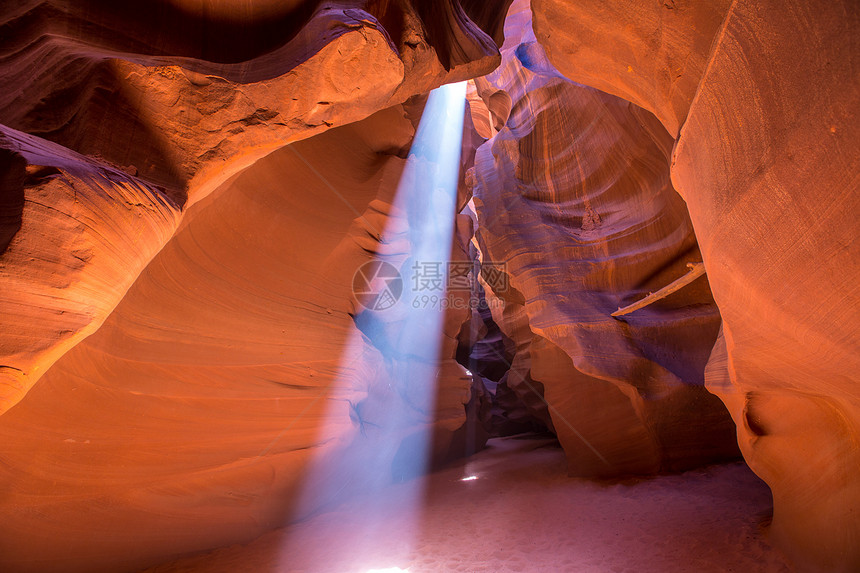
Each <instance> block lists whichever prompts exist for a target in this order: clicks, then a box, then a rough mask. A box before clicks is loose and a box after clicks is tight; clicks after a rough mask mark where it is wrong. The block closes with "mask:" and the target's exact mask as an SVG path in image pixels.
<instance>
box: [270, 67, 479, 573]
mask: <svg viewBox="0 0 860 573" xmlns="http://www.w3.org/2000/svg"><path fill="white" fill-rule="evenodd" d="M465 92H466V84H465V82H461V83H459V84H451V85H446V86H442V87H441V88H438V89H436V90H434V91H432V92H431V93H430V95H429V97H428V100H427V104H426V106H425V108H424V111H423V114H422V117H421V122H420V124H419V127H418V130H417V132H416V135H415V138H414V140H413V143H412V147H411V150H410V152H409V155H408V157H407V160H406V164H405V167H404V170H403V173H402V174H401V178H400V181H399V184H398V187H397V192H396V195H395V199H394V202H393V205H392V211H391V212H392V216H391V217H390V218H389V221H388V223H387V227H386V229H385V232H384V233H382V236H383V237H394V236H396V237H397V238H398V241H396V242H397V244H398V245H402V244H404V243H403V241H402V239H403V238H404V237H405V239H406V240H407V241H408V258H407V259H406V260H405V261H404V260H403V249H402V248H401V247H398V248H399V252H400V255H401V257H400V260H395V259H396V257H395V256H394V255H391V254H386V253H385V243H386V242H387V240H386V239H383V244H382V245H381V246H380V251H381V254H380V255H379V256H378V261H379V262H378V263H375V264H373V265H371V267H369V268H366V267H362V269H363V270H362V269H360V272H359V273H357V274H356V276H357V279H356V280H357V281H358V283H360V288H359V289H357V290H356V297H357V299H358V300H359V302H361V304H362V305H363V306H364V307H365V308H364V310H362V311H361V312H359V313H357V314H356V316H355V326H356V330H355V331H354V332H353V335H352V336H351V337H350V338H349V339H348V340H347V347H346V348H344V349H343V351H342V352H343V354H342V359H341V365H340V368H339V372H338V374H337V376H336V378H335V380H334V382H333V384H332V386H331V387H330V388H329V389H328V390H327V392H328V395H327V403H328V405H329V406H328V407H329V410H330V412H329V413H328V414H327V415H326V416H325V418H324V419H325V420H328V422H326V424H327V425H331V426H332V427H329V428H326V427H323V428H321V429H320V436H322V437H325V439H326V440H328V445H327V446H326V447H322V448H316V450H317V452H316V453H315V454H314V456H313V457H312V459H311V461H310V464H309V465H310V467H309V469H308V470H307V471H306V473H305V479H304V481H305V485H304V487H303V488H302V491H301V494H300V499H299V502H298V504H297V510H296V511H295V513H294V515H293V520H295V519H303V518H305V517H308V516H310V515H312V514H313V513H314V512H318V511H319V509H320V507H321V506H323V505H325V504H334V503H338V502H340V501H343V500H344V499H345V495H346V494H347V492H349V493H356V492H360V493H361V495H360V496H359V497H356V498H352V499H353V500H358V501H351V502H350V503H358V504H359V506H360V507H361V511H360V517H359V519H358V521H355V522H350V523H349V524H346V523H344V524H341V525H338V526H333V527H335V528H336V529H337V528H339V530H338V531H334V532H332V535H331V536H330V537H329V536H327V538H326V540H325V541H323V540H321V539H320V540H319V541H318V543H320V544H322V545H325V547H324V550H325V551H323V552H321V553H318V555H327V554H332V553H336V554H338V559H341V561H340V562H342V558H343V555H345V554H348V558H349V559H350V560H351V563H352V564H353V565H354V567H353V568H354V569H355V570H359V569H360V568H361V565H362V564H364V566H365V567H366V566H367V565H366V564H368V563H387V564H390V563H397V564H400V565H404V566H405V564H406V563H407V562H408V560H409V556H410V554H411V551H412V546H413V544H414V540H415V537H416V536H417V535H419V534H420V529H421V518H422V514H421V510H422V502H423V495H424V488H423V481H422V479H421V476H423V475H424V474H425V473H426V471H427V469H428V460H429V456H430V452H431V447H432V438H431V430H432V424H433V422H434V418H435V402H436V393H437V376H438V372H439V365H438V362H439V358H440V356H439V353H440V351H441V345H442V338H443V334H442V329H443V323H444V314H445V313H444V308H446V305H445V304H444V302H443V301H444V300H445V297H446V294H447V293H446V291H445V286H446V281H445V277H446V275H447V265H448V262H449V259H450V253H451V246H452V245H451V241H452V238H453V234H454V221H455V210H456V199H457V183H458V179H459V171H460V152H461V143H462V133H463V118H464V112H465V104H466V97H465V96H466V93H465ZM383 263H385V264H383ZM391 263H396V266H397V267H399V269H400V276H399V277H395V276H392V273H391V272H390V268H389V267H388V266H387V264H391ZM394 274H396V273H394ZM397 279H399V280H400V283H399V285H398V284H396V280H397ZM353 287H354V288H355V284H354V285H353ZM376 291H379V293H380V298H378V299H373V297H372V296H370V295H371V294H372V293H373V292H376ZM397 295H400V296H399V298H398V297H397ZM394 298H397V300H396V301H394V300H392V299H394ZM350 422H351V424H352V428H351V431H349V432H348V431H344V426H345V425H346V426H349V424H350ZM344 436H347V438H346V439H344ZM317 441H318V442H319V440H317ZM392 484H394V485H392ZM392 536H396V537H397V539H396V540H395V541H392V539H391V538H392ZM331 539H335V540H337V541H336V542H335V543H333V542H331ZM307 545H308V544H307V540H301V535H298V534H297V535H296V536H295V538H291V537H289V536H288V538H287V539H286V540H285V544H284V545H283V547H282V549H281V551H282V553H281V563H282V564H283V565H284V566H286V568H289V566H291V563H295V559H294V558H296V557H298V556H299V555H308V554H309V552H310V553H312V554H313V553H314V552H313V550H312V549H309V548H308V546H307ZM320 565H325V563H320ZM365 570H366V569H365ZM377 571H406V569H399V568H389V569H378V570H377Z"/></svg>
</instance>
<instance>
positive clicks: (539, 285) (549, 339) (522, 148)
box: [473, 2, 736, 476]
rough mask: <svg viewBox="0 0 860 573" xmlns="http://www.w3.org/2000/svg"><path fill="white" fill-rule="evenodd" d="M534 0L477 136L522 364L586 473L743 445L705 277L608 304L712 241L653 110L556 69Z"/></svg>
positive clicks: (478, 197) (501, 320)
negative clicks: (708, 371)
mask: <svg viewBox="0 0 860 573" xmlns="http://www.w3.org/2000/svg"><path fill="white" fill-rule="evenodd" d="M529 20H530V13H529V10H528V4H527V3H525V2H522V3H515V4H514V5H513V7H512V8H511V12H510V14H509V16H508V20H507V24H506V26H507V27H506V40H505V45H504V47H503V49H502V55H503V59H502V67H501V68H500V69H499V70H498V71H496V72H494V73H493V74H491V75H489V76H487V77H485V78H482V79H481V80H480V81H478V82H477V83H478V85H479V86H481V85H482V84H483V83H485V82H486V83H487V84H489V85H490V88H491V89H490V90H489V93H490V94H491V95H492V96H495V95H496V94H497V91H496V90H504V92H505V93H506V94H507V95H508V96H509V97H510V99H511V101H512V107H511V112H510V117H509V118H508V119H507V122H506V124H505V127H504V128H503V129H502V130H501V131H500V132H499V133H498V134H497V135H496V136H495V137H494V138H493V139H491V140H490V141H489V142H488V143H487V144H485V145H484V146H482V147H480V148H479V149H478V152H477V155H476V160H475V168H474V178H473V179H474V194H475V206H476V210H477V214H478V225H479V226H478V233H477V238H478V242H479V245H480V247H481V252H482V257H483V262H484V265H485V267H487V266H490V265H491V264H496V265H498V264H503V265H504V266H503V267H502V268H501V269H500V270H501V271H502V272H504V273H505V274H506V275H507V279H508V284H506V285H504V286H503V287H501V288H500V287H498V286H496V287H493V288H492V294H493V295H494V296H495V297H497V298H500V299H503V300H504V301H505V306H504V310H503V311H501V312H498V313H494V318H495V319H496V322H497V323H498V324H499V326H500V327H501V328H502V330H503V331H505V333H506V334H507V335H508V336H509V337H511V338H512V339H513V340H515V341H516V343H517V353H516V355H515V357H514V359H513V362H512V372H511V373H510V374H509V377H508V381H507V382H508V384H509V385H510V384H512V383H513V381H512V377H514V378H518V379H519V380H518V381H517V383H516V385H517V386H518V387H520V388H521V391H522V393H523V395H528V394H531V396H532V401H533V402H536V403H537V404H536V407H540V406H543V404H540V403H539V402H540V398H539V397H538V396H537V394H540V393H541V391H542V393H543V396H544V397H545V399H546V402H547V405H546V406H545V409H547V410H548V414H549V416H550V417H551V419H552V426H553V427H554V429H555V431H556V433H557V434H558V436H559V439H560V440H561V442H562V444H563V446H564V448H565V452H566V454H567V456H568V460H569V462H570V471H571V472H572V473H574V474H576V475H590V476H608V475H613V476H615V475H623V474H629V473H652V472H656V471H659V470H665V469H680V468H684V467H689V466H691V465H696V464H700V463H703V462H706V461H709V460H717V459H720V458H723V457H726V456H731V455H733V454H734V453H735V452H736V448H735V446H734V437H733V427H732V423H731V420H730V419H729V416H728V414H727V412H726V411H725V408H724V407H723V406H722V405H721V404H720V403H719V401H717V400H716V399H714V397H712V396H710V395H709V394H708V392H707V391H706V390H705V388H704V378H703V377H704V368H705V363H706V362H707V359H708V356H709V354H710V351H711V348H712V346H713V344H714V340H715V338H716V335H717V329H718V328H719V313H718V312H717V309H716V306H715V305H714V303H713V299H712V298H711V295H710V291H709V289H708V285H707V281H705V280H703V279H699V280H698V281H696V282H695V283H693V284H692V285H691V286H689V287H686V289H684V290H682V291H680V292H678V293H676V294H673V295H671V296H670V297H669V298H666V299H664V300H663V301H661V302H659V303H657V304H655V305H652V306H650V307H648V308H647V309H644V310H641V311H638V312H637V313H635V314H631V315H629V316H628V317H625V320H624V321H619V320H616V319H614V318H612V317H611V316H610V313H611V312H612V311H614V310H616V309H617V308H618V307H619V306H624V305H626V304H628V303H629V302H632V301H633V300H635V299H637V298H641V296H643V295H644V294H647V292H648V291H652V290H657V289H659V288H660V287H662V286H665V285H666V284H668V283H670V282H672V281H673V280H675V279H676V278H678V277H680V276H681V275H683V274H684V273H685V271H686V267H685V265H686V263H688V262H692V261H698V260H700V256H701V255H700V254H699V251H698V247H697V245H696V239H695V236H694V235H693V229H692V225H691V223H690V220H689V217H688V216H687V212H686V208H685V205H684V202H683V200H682V199H681V197H680V196H679V195H678V194H677V193H676V192H675V191H674V189H673V188H672V185H671V182H670V181H669V169H668V153H669V150H670V149H671V142H672V140H671V138H670V136H669V135H668V134H667V133H666V132H665V130H664V129H663V128H662V127H661V126H660V125H659V123H658V122H657V121H656V120H655V119H654V117H653V116H652V115H651V114H649V113H648V112H645V111H643V110H641V109H638V108H636V107H635V106H633V105H631V104H630V103H628V102H625V101H623V100H621V99H619V98H616V97H614V96H610V95H607V94H604V93H601V92H598V91H596V90H594V89H590V88H586V87H583V86H580V85H577V84H573V83H571V82H569V81H567V80H565V79H563V78H560V77H558V74H557V73H556V72H554V70H552V69H551V66H550V65H549V64H548V63H547V62H546V61H545V59H544V56H543V53H542V50H541V49H540V46H539V45H538V44H537V43H536V42H535V40H534V36H533V34H531V26H530V23H529Z"/></svg>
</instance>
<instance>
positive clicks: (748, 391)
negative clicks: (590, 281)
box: [534, 0, 860, 571]
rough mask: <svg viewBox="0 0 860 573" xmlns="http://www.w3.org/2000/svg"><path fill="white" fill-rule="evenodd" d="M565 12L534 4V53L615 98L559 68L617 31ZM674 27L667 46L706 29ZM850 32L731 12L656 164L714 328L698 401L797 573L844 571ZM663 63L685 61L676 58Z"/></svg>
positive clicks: (850, 401)
mask: <svg viewBox="0 0 860 573" xmlns="http://www.w3.org/2000/svg"><path fill="white" fill-rule="evenodd" d="M575 4H576V6H575ZM581 5H582V4H581V3H573V2H547V1H545V0H535V3H534V10H535V21H536V27H537V29H538V32H537V36H538V39H539V40H540V41H541V43H542V44H543V45H545V46H546V48H547V51H548V53H549V54H550V57H551V58H552V59H553V62H554V63H555V64H556V65H558V66H559V69H560V70H562V71H564V72H565V73H566V74H570V77H572V78H574V79H577V78H578V79H579V80H580V81H584V82H586V83H590V84H591V85H595V86H597V87H601V88H606V87H607V86H613V89H616V91H615V92H614V93H619V90H620V88H616V87H615V86H618V85H620V84H619V82H620V80H619V76H621V75H623V74H622V73H621V70H620V66H623V65H624V61H623V60H621V59H618V60H617V61H618V62H619V65H618V66H615V67H612V66H609V65H607V66H606V67H605V69H604V70H603V71H601V69H600V66H599V65H598V62H597V61H594V60H590V59H589V58H587V57H582V54H579V55H577V54H576V53H573V52H572V51H570V52H567V53H568V54H570V56H569V57H568V56H567V55H565V53H566V51H567V50H569V44H568V42H569V41H570V38H572V37H573V36H574V34H575V33H576V32H577V31H579V30H580V28H585V29H593V30H596V31H597V32H599V33H598V34H597V35H596V36H593V37H592V40H591V41H589V42H588V43H589V44H590V47H589V50H590V51H591V50H593V51H595V52H597V51H601V50H606V48H605V42H603V40H604V39H606V38H607V36H606V35H605V33H606V31H607V30H609V29H610V28H612V29H617V23H616V22H614V21H609V20H605V21H603V22H602V23H601V24H600V25H597V24H594V19H593V17H592V16H593V15H589V14H587V13H586V12H587V11H588V8H583V9H582V10H580V9H579V8H578V7H577V6H581ZM610 5H611V8H606V10H611V11H612V13H625V12H627V11H628V9H629V8H630V3H629V2H613V3H610ZM560 10H561V11H565V12H566V13H567V14H568V15H567V16H566V17H565V18H564V19H559V15H560V13H561V12H559V11H560ZM692 10H694V11H693V12H689V10H688V13H689V14H691V15H695V10H699V8H695V9H692ZM693 20H694V21H696V18H694V19H693ZM708 21H709V22H710V21H711V20H710V19H709V20H708ZM686 26H687V31H686V32H683V31H682V32H681V33H680V36H679V37H694V36H695V35H698V34H700V33H701V32H702V31H704V30H705V28H701V27H695V26H694V25H693V23H692V22H690V23H688V24H686ZM858 27H860V8H859V7H858V5H857V3H856V2H848V1H842V2H790V3H785V2H774V1H765V2H753V1H751V0H750V1H748V0H737V1H735V2H734V3H733V4H732V6H731V9H730V10H729V11H728V12H727V15H726V17H725V19H724V22H723V23H722V25H721V28H720V31H719V32H718V34H717V35H716V36H715V38H714V44H713V46H712V48H711V50H710V57H709V60H708V61H707V63H706V65H704V66H699V65H697V67H698V68H700V69H701V70H702V73H701V81H700V82H699V83H698V86H697V87H696V90H695V93H696V96H695V98H693V99H691V100H690V101H691V104H690V106H689V112H688V113H687V114H684V115H681V114H679V115H678V118H679V124H681V125H682V127H681V130H680V137H679V139H678V142H677V144H676V147H675V150H674V155H673V163H672V180H673V182H674V184H675V187H676V188H677V189H678V191H679V192H680V193H681V194H682V195H683V197H684V199H685V200H686V201H687V205H688V207H689V210H690V216H691V218H692V221H693V224H694V227H695V230H696V236H697V238H698V240H699V244H700V246H701V249H702V255H703V258H704V262H705V266H706V269H707V273H708V277H709V281H710V284H711V287H712V289H713V293H714V298H715V300H716V302H717V304H718V306H719V309H720V314H721V315H722V318H723V327H722V336H721V337H720V339H719V340H718V343H717V345H716V347H715V349H714V353H713V355H712V357H711V360H710V363H709V367H708V388H709V389H710V390H712V391H713V392H715V393H716V394H718V395H719V396H720V397H721V398H722V399H723V400H724V401H725V403H726V405H727V406H728V408H729V410H730V411H731V413H732V416H733V417H734V419H735V421H736V423H737V428H738V430H737V432H738V442H739V444H740V447H741V450H742V452H743V454H744V457H745V458H746V459H747V462H748V463H749V465H750V467H752V468H753V470H754V471H756V473H758V474H759V475H760V476H761V477H762V478H763V479H764V480H765V481H766V482H767V483H768V484H769V485H770V486H771V489H772V490H773V495H774V519H773V527H772V533H773V535H774V536H775V538H776V539H777V540H778V541H779V542H780V545H781V546H782V547H783V549H784V550H785V551H786V552H787V553H789V554H790V555H791V556H793V557H794V559H795V561H796V562H797V563H798V564H799V565H800V566H801V567H802V569H803V570H813V571H856V570H858V569H860V520H858V518H857V516H858V512H860V478H858V476H857V468H858V467H860V457H858V456H860V449H858V445H857V444H858V439H860V401H858V398H860V396H858V392H857V389H858V387H860V385H858V381H860V379H858V372H860V364H858V359H859V358H860V345H858V341H857V336H856V332H857V323H858V318H860V316H858V312H860V304H858V303H860V292H858V287H857V278H858V273H857V261H858V260H860V249H858V243H857V235H858V231H860V229H858V224H857V221H858V217H857V213H858V212H860V193H858V177H860V176H858V174H860V149H858V147H857V144H856V142H857V141H858V140H860V118H858V116H857V114H856V109H857V108H858V105H860V82H858V79H857V73H856V71H857V69H858V66H860V38H858V35H857V32H856V31H857V29H858ZM712 28H713V26H708V28H707V30H708V34H709V35H710V34H711V32H710V30H711V29H712ZM694 30H695V31H694ZM616 34H617V35H619V36H621V37H622V38H621V41H620V44H619V45H622V46H633V45H636V44H637V43H638V42H639V35H638V32H637V29H636V28H632V29H628V28H624V27H622V28H620V29H617V32H616ZM598 39H600V41H598ZM583 43H585V40H583ZM666 49H667V50H670V49H674V48H672V47H671V46H667V47H666ZM607 53H610V54H611V53H612V51H611V50H610V51H608V52H607ZM650 53H651V52H649V51H648V50H640V51H639V52H638V55H637V57H641V58H643V59H644V58H645V57H646V56H647V55H648V54H650ZM666 53H667V57H669V56H671V58H675V59H678V58H685V57H686V55H687V54H688V49H687V48H684V47H683V46H678V47H677V51H675V52H674V53H672V54H670V53H669V51H667V52H666ZM698 53H700V54H701V53H703V52H698ZM696 59H697V60H698V57H697V58H696ZM585 68H588V69H589V70H591V71H590V72H588V73H593V76H589V75H587V74H586V73H585V72H582V70H584V69H585ZM580 73H581V74H582V75H577V74H580ZM592 80H593V81H592ZM645 84H647V85H652V86H655V87H658V88H660V89H659V92H660V93H658V97H657V98H656V99H657V100H668V99H670V98H671V97H672V90H671V89H670V88H669V86H667V85H666V84H665V83H664V82H662V81H661V79H660V71H659V69H657V70H654V72H653V73H651V74H649V75H648V77H646V78H645ZM647 91H648V90H645V89H644V88H643V89H642V90H639V91H637V92H636V93H635V94H633V95H631V96H630V97H631V99H634V98H640V99H642V98H645V97H646V95H645V94H646V92H647ZM685 99H686V98H685ZM656 109H657V110H658V111H659V107H656ZM678 109H679V110H680V109H681V108H678ZM658 115H659V113H658ZM667 117H668V115H666V116H661V118H662V119H663V121H664V123H666V122H667V119H666V118H667ZM667 125H668V124H667Z"/></svg>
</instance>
